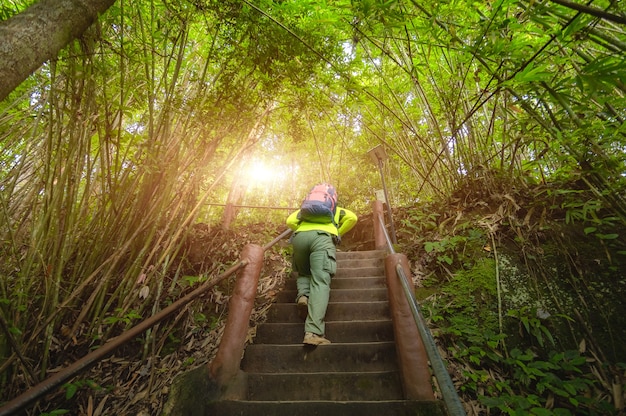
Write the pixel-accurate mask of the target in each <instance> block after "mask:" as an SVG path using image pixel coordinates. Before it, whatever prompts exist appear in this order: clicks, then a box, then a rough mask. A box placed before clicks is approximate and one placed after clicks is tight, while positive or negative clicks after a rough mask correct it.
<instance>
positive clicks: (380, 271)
mask: <svg viewBox="0 0 626 416" xmlns="http://www.w3.org/2000/svg"><path fill="white" fill-rule="evenodd" d="M337 263H338V264H337V273H336V274H335V276H334V277H333V279H341V278H344V277H384V276H385V267H384V265H381V266H373V267H372V266H370V267H342V266H341V264H340V263H339V262H337Z"/></svg>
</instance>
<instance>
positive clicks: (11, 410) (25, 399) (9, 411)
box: [0, 230, 291, 416]
mask: <svg viewBox="0 0 626 416" xmlns="http://www.w3.org/2000/svg"><path fill="white" fill-rule="evenodd" d="M290 233H291V230H285V231H284V232H283V233H281V234H280V235H279V236H278V237H276V238H275V239H274V240H272V241H271V242H270V243H268V244H266V245H265V246H263V247H258V246H255V245H253V244H250V245H249V246H255V248H253V249H252V250H249V251H252V252H255V251H256V252H259V251H260V252H261V255H262V253H263V252H265V251H266V250H268V249H269V248H271V247H272V246H273V245H274V244H276V243H277V242H278V241H280V240H281V239H283V238H284V237H286V236H287V235H289V234H290ZM249 246H247V247H246V248H248V247H249ZM245 252H246V250H245V249H244V253H245ZM250 262H251V261H250V260H248V259H245V258H244V259H241V260H239V261H238V262H237V263H235V264H234V265H233V266H231V267H230V268H228V269H227V270H225V271H224V272H223V273H221V274H220V275H219V276H217V277H216V278H215V279H213V280H210V281H207V282H205V283H203V284H202V285H201V286H200V287H198V288H197V289H195V290H194V291H192V292H190V293H189V294H187V295H186V296H184V297H182V298H181V299H179V300H177V301H176V302H174V303H172V304H171V305H169V306H168V307H166V308H164V309H162V310H161V311H159V312H158V313H156V314H155V315H153V316H151V317H150V318H148V319H146V320H144V321H142V322H140V323H139V324H137V325H135V326H134V327H132V328H130V329H128V330H126V331H124V332H123V333H122V334H120V335H119V336H117V337H115V338H113V339H112V340H110V341H109V342H107V343H105V344H104V345H103V346H101V347H100V348H98V349H96V350H94V351H92V352H91V353H89V354H87V355H86V356H84V357H83V358H81V359H79V360H78V361H75V362H74V363H73V364H71V365H70V366H68V367H65V368H64V369H63V370H61V371H59V372H58V373H56V374H54V375H53V376H51V377H48V378H47V379H45V380H44V381H42V382H40V383H39V384H36V385H35V386H33V387H31V388H30V389H28V390H27V391H25V392H24V393H22V394H20V395H19V396H17V397H16V398H14V399H12V400H11V401H9V402H7V403H5V404H4V405H3V406H2V407H0V416H8V415H13V414H15V413H16V412H18V411H20V410H23V409H24V408H26V407H27V406H28V405H29V404H31V403H32V402H34V401H36V400H37V399H38V398H40V397H41V396H43V395H44V394H46V393H48V392H50V391H51V390H52V389H54V388H57V387H59V386H60V385H62V384H63V383H65V382H66V381H68V380H70V379H71V378H72V377H74V376H76V375H77V374H79V373H81V372H83V371H86V370H88V369H89V368H91V367H92V366H93V365H95V364H96V363H98V362H99V361H100V360H103V359H104V358H106V357H107V356H109V355H110V354H112V353H113V352H114V351H115V350H116V349H118V348H119V347H121V346H122V345H124V344H126V343H127V342H130V341H132V340H133V339H135V338H136V337H137V336H139V335H141V334H142V333H143V332H145V331H147V330H148V329H150V328H152V327H153V326H154V325H156V324H158V323H159V322H161V321H163V320H164V319H165V318H167V317H169V316H170V315H172V314H173V313H174V312H176V311H178V310H180V309H181V308H183V307H184V306H186V305H187V304H189V303H190V302H192V301H193V300H195V299H197V298H198V297H200V296H201V295H202V294H204V293H205V292H207V291H208V290H210V289H211V288H212V287H214V286H215V285H217V284H218V283H220V282H221V281H223V280H224V279H226V278H227V277H229V276H231V275H232V274H234V273H236V272H237V271H239V270H240V269H242V268H244V267H246V266H247V265H248V264H249V263H250ZM253 262H254V260H253ZM227 325H228V324H227ZM225 332H226V331H225Z"/></svg>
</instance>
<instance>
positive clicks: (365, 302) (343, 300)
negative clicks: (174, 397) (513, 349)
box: [208, 251, 446, 416]
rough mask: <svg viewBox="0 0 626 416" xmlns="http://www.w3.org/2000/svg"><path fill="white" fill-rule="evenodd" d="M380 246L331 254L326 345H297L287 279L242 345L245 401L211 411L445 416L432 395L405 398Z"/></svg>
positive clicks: (299, 329) (299, 332)
mask: <svg viewBox="0 0 626 416" xmlns="http://www.w3.org/2000/svg"><path fill="white" fill-rule="evenodd" d="M383 255H384V253H383V252H381V251H360V252H338V253H337V265H338V268H337V275H336V276H335V277H334V278H333V280H332V285H331V288H332V290H331V295H330V304H329V306H328V310H327V313H326V337H327V338H328V339H330V340H331V341H332V344H330V345H323V346H318V347H312V346H305V345H303V344H302V338H303V336H304V327H303V320H302V318H301V317H300V316H299V315H298V312H297V309H296V305H295V298H296V284H295V279H289V280H288V281H287V284H286V285H285V288H284V290H283V291H282V292H281V293H280V294H279V295H278V300H277V303H275V304H274V305H272V307H271V308H270V310H269V312H268V316H267V321H266V322H265V323H263V324H261V325H260V326H259V327H258V329H257V334H256V337H255V339H254V344H250V345H248V346H247V347H246V350H245V354H244V358H243V360H242V364H241V369H242V370H243V374H244V377H245V380H244V382H243V385H244V386H245V390H246V391H245V400H221V401H218V402H214V403H212V404H211V405H210V409H209V413H208V414H214V415H259V416H271V415H277V416H278V415H296V416H309V415H311V416H312V415H324V416H334V415H342V416H343V415H358V416H370V415H372V416H374V415H376V416H381V415H383V416H394V415H428V416H438V415H442V416H443V415H445V414H446V412H445V408H444V406H443V403H442V402H440V401H435V400H432V401H431V400H427V401H415V400H405V399H404V392H403V383H402V376H401V371H400V368H399V365H398V362H397V357H396V346H395V344H394V329H393V323H392V320H391V315H390V312H389V303H388V300H387V289H386V283H385V277H384V276H385V274H384V262H383Z"/></svg>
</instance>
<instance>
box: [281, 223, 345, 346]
mask: <svg viewBox="0 0 626 416" xmlns="http://www.w3.org/2000/svg"><path fill="white" fill-rule="evenodd" d="M291 242H292V244H293V258H292V265H293V270H294V271H296V272H298V280H297V287H298V296H297V297H296V300H297V299H298V298H299V297H300V296H307V297H308V298H309V306H308V308H309V314H308V316H307V318H306V321H305V322H304V332H312V333H314V334H317V335H324V333H325V322H324V317H325V316H326V308H327V307H328V299H329V297H330V279H331V277H333V276H334V275H335V272H336V271H337V261H336V250H335V244H334V243H333V239H332V236H331V235H330V234H329V233H326V232H323V231H302V232H298V233H296V234H295V235H294V236H293V238H292V240H291Z"/></svg>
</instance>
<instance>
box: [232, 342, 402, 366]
mask: <svg viewBox="0 0 626 416" xmlns="http://www.w3.org/2000/svg"><path fill="white" fill-rule="evenodd" d="M303 335H304V334H302V333H301V335H300V337H299V339H298V341H296V342H297V344H292V345H276V344H252V345H248V347H247V348H246V351H245V354H244V357H243V360H242V362H241V369H242V370H244V371H245V372H247V373H283V374H289V373H318V372H322V371H323V372H328V373H336V372H358V371H366V372H371V371H394V370H395V371H397V370H398V368H397V362H396V350H395V344H394V343H393V342H362V343H357V344H349V343H332V344H329V345H324V346H320V347H312V346H308V345H303V344H302V343H301V342H302V337H303Z"/></svg>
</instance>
